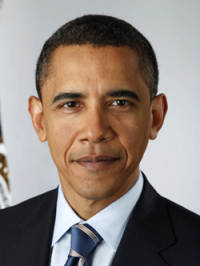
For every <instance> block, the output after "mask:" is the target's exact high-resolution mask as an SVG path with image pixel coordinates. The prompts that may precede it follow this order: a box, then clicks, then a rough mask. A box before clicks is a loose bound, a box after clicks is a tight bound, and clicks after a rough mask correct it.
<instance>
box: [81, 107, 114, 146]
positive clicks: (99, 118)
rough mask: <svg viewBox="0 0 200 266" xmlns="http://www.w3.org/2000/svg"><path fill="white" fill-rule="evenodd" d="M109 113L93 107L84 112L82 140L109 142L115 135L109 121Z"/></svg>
mask: <svg viewBox="0 0 200 266" xmlns="http://www.w3.org/2000/svg"><path fill="white" fill-rule="evenodd" d="M108 116H109V115H108V114H107V113H106V112H105V111H104V110H101V109H100V108H93V109H92V110H91V109H90V110H88V111H87V112H85V114H84V118H83V121H82V130H81V132H80V135H79V137H80V140H81V141H88V142H91V143H93V144H98V143H100V142H108V141H110V140H112V138H113V137H114V132H113V130H112V127H111V125H110V122H109V117H108Z"/></svg>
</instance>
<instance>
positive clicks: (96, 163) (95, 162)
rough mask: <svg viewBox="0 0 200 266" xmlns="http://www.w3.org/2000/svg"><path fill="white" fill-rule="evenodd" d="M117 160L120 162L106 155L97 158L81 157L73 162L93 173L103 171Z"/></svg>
mask: <svg viewBox="0 0 200 266" xmlns="http://www.w3.org/2000/svg"><path fill="white" fill-rule="evenodd" d="M118 160H120V158H117V157H112V156H108V155H98V156H85V157H81V158H79V159H77V160H75V162H76V163H78V164H79V165H81V166H82V167H84V168H85V169H87V170H93V171H95V170H103V169H105V168H107V167H108V166H110V165H112V164H113V163H115V162H116V161H118Z"/></svg>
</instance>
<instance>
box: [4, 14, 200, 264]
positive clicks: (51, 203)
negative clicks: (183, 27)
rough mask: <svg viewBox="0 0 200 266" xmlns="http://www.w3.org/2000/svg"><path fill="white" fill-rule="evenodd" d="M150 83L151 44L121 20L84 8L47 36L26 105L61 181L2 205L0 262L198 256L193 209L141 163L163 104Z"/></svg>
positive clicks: (188, 260)
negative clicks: (166, 191)
mask: <svg viewBox="0 0 200 266" xmlns="http://www.w3.org/2000/svg"><path fill="white" fill-rule="evenodd" d="M157 85H158V68H157V62H156V57H155V54H154V51H153V49H152V47H151V45H150V43H149V42H148V41H147V40H146V39H145V38H144V37H143V36H142V35H141V34H140V33H139V32H138V31H137V30H136V29H135V28H133V27H132V26H131V25H129V24H128V23H126V22H124V21H122V20H119V19H116V18H113V17H108V16H100V15H88V16H83V17H80V18H77V19H75V20H73V21H70V22H68V23H67V24H65V25H64V26H62V27H61V28H60V29H59V30H58V31H56V33H54V34H53V35H52V36H51V38H50V39H49V40H47V41H46V43H45V44H44V47H43V49H42V52H41V54H40V57H39V59H38V63H37V69H36V87H37V92H38V96H39V98H36V97H34V96H32V97H30V98H29V112H30V115H31V118H32V122H33V126H34V128H35V130H36V132H37V134H38V137H39V139H40V141H46V140H47V141H48V144H49V148H50V152H51V155H52V158H53V160H54V162H55V165H56V167H57V169H58V174H59V178H60V186H59V188H58V189H56V190H53V191H50V192H47V193H45V194H43V195H40V196H38V197H35V198H33V199H31V200H28V201H26V202H24V203H21V204H19V205H17V206H15V207H12V208H9V209H6V210H4V211H1V213H0V235H1V241H0V242H1V244H0V248H1V249H0V262H1V265H9V266H12V265H15V266H16V265H20V266H25V265H26V266H27V265H29V266H30V265H37V266H40V265H41V266H42V265H51V266H55V265H56V266H60V265H66V266H72V265H73V266H75V265H79V266H80V265H84V266H87V265H91V266H97V265H102V266H108V265H113V266H117V265H120V266H121V265H126V266H133V265H134V266H139V265H140V266H141V265H145V266H146V265H150V266H157V265H159V266H162V265H163V266H164V265H171V266H179V265H180V266H184V265H185V266H189V265H190V266H197V265H200V254H199V250H200V226H199V225H200V218H199V216H198V215H196V214H193V213H191V212H190V211H188V210H186V209H184V208H182V207H180V206H178V205H176V204H175V203H173V202H170V201H169V200H167V199H164V198H163V197H161V196H160V195H159V194H157V192H156V191H155V190H154V189H153V188H152V187H151V185H150V184H149V183H148V181H147V179H146V177H145V176H144V174H142V173H141V172H140V169H139V164H140V161H141V159H142V156H143V154H144V152H145V149H146V147H147V144H148V140H149V139H152V140H153V139H155V138H156V137H157V134H158V132H159V130H160V129H161V127H162V125H163V122H164V118H165V115H166V112H167V100H166V96H165V95H164V94H160V95H157Z"/></svg>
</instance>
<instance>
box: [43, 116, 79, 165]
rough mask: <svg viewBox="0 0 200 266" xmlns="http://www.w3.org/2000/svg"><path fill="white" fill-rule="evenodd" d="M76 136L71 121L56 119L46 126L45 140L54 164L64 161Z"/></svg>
mask: <svg viewBox="0 0 200 266" xmlns="http://www.w3.org/2000/svg"><path fill="white" fill-rule="evenodd" d="M75 138H76V131H75V126H74V124H73V122H72V123H67V122H66V121H62V120H58V121H56V122H55V123H49V124H48V126H47V140H48V145H49V149H50V152H51V155H52V158H53V160H54V162H55V164H56V165H58V164H60V163H64V164H65V161H66V154H67V152H68V150H69V149H70V148H71V146H72V145H73V143H74V140H75Z"/></svg>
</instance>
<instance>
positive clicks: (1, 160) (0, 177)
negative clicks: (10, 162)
mask: <svg viewBox="0 0 200 266" xmlns="http://www.w3.org/2000/svg"><path fill="white" fill-rule="evenodd" d="M0 115H1V113H0ZM9 206H11V194H10V191H9V182H8V166H7V162H6V148H5V145H4V143H3V138H2V131H1V121H0V209H3V208H6V207H9Z"/></svg>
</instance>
